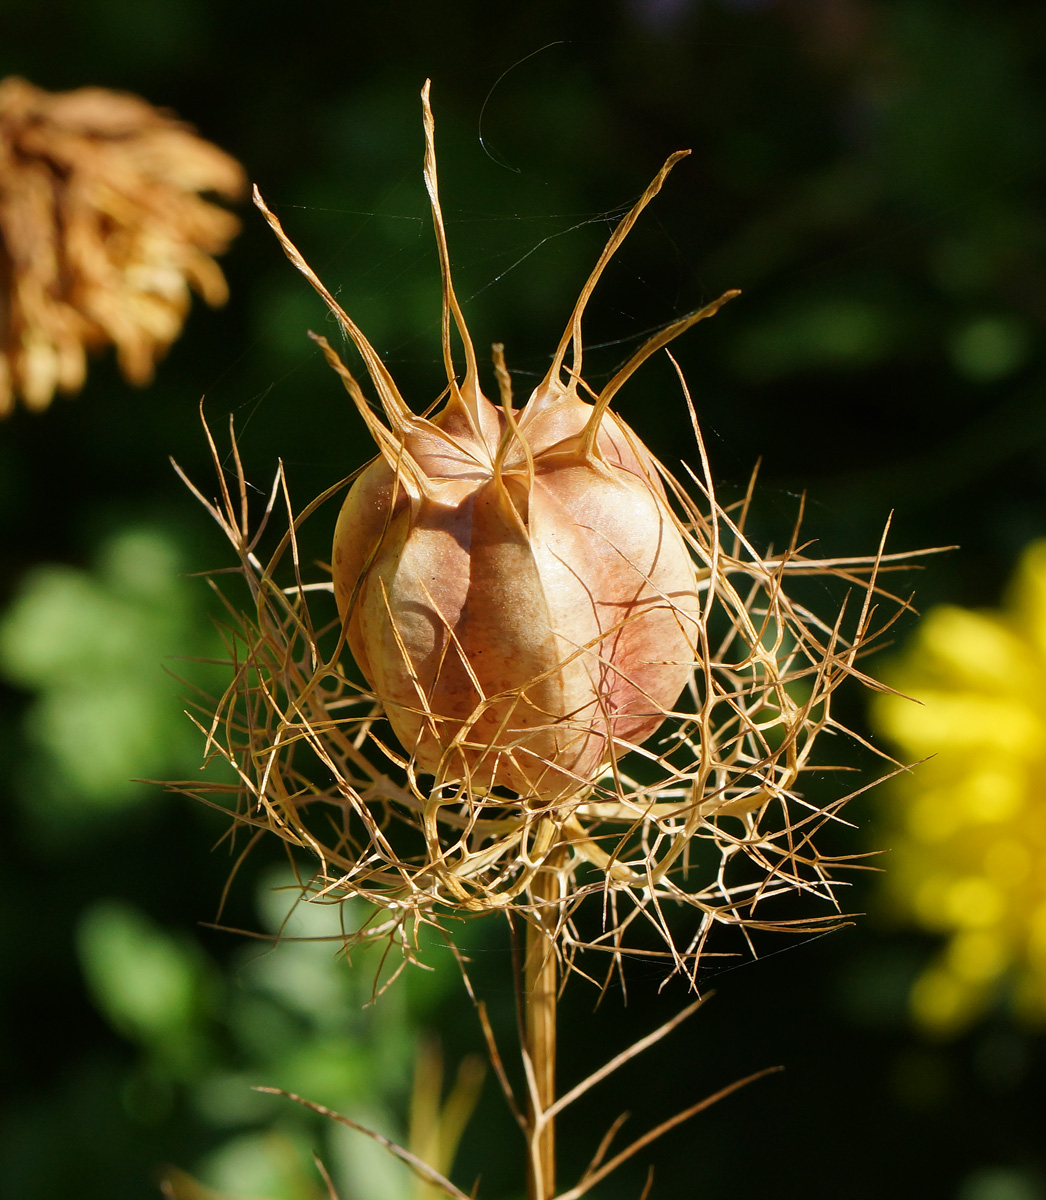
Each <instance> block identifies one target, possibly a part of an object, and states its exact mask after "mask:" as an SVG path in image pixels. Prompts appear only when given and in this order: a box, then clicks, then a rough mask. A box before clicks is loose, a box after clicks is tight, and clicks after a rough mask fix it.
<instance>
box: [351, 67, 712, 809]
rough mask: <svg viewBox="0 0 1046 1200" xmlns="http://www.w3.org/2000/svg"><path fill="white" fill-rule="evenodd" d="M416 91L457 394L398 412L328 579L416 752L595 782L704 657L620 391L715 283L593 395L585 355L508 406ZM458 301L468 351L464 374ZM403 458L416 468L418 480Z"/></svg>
mask: <svg viewBox="0 0 1046 1200" xmlns="http://www.w3.org/2000/svg"><path fill="white" fill-rule="evenodd" d="M423 100H424V103H425V114H426V183H427V184H428V186H429V194H430V197H431V199H432V205H433V220H434V225H435V228H436V238H437V243H438V246H439V250H440V262H441V272H442V278H443V289H444V290H443V295H444V324H443V328H444V339H443V344H444V355H445V359H446V362H447V371H448V376H449V378H450V383H451V389H450V396H449V398H448V401H447V403H446V405H445V406H444V408H443V409H442V410H441V411H440V412H439V413H438V414H437V415H436V416H435V417H434V418H432V419H431V420H426V419H423V418H420V417H414V418H412V419H410V420H408V421H404V422H403V425H402V428H401V431H400V434H399V436H400V437H401V442H400V443H399V449H400V452H401V458H400V459H399V461H397V460H396V459H394V458H393V457H391V456H390V455H389V454H388V453H386V452H385V446H384V443H382V442H381V440H380V437H379V444H381V445H382V449H383V453H382V456H381V457H379V458H377V459H375V460H374V462H372V463H371V464H370V466H369V467H367V469H366V470H365V471H363V473H362V474H361V475H360V476H359V478H358V479H357V480H356V482H355V484H354V485H353V487H352V488H351V490H350V491H349V494H348V496H347V497H346V499H345V503H344V505H343V508H342V511H341V514H340V516H339V518H338V525H337V529H336V532H335V538H334V551H333V560H332V562H333V577H334V589H335V596H336V599H337V603H338V607H339V611H340V613H341V616H342V620H343V622H344V625H345V632H346V637H347V640H348V643H349V646H350V648H351V650H352V653H353V655H354V656H355V658H356V661H357V663H358V665H359V667H360V669H361V671H362V672H363V674H364V676H365V677H366V679H367V680H368V682H369V684H370V686H371V688H372V689H373V691H374V692H375V694H376V695H377V697H378V698H379V699H380V700H381V702H382V704H383V705H384V708H385V712H386V714H387V716H388V719H389V721H390V723H391V725H392V727H393V729H394V730H395V732H396V734H397V736H398V737H399V739H400V741H401V742H402V743H403V745H404V747H405V748H406V749H407V751H408V753H409V754H410V755H411V757H412V759H413V762H414V765H415V768H416V769H417V770H419V771H421V772H428V773H431V774H432V775H434V776H435V777H436V779H437V782H438V783H441V784H444V783H458V784H463V785H464V786H465V787H466V788H467V789H468V792H469V794H470V795H471V796H472V797H473V799H474V800H476V801H478V802H482V800H483V797H484V795H485V794H486V793H488V792H489V791H490V789H492V788H495V787H499V788H507V789H511V791H513V792H514V793H516V794H517V795H518V796H519V798H520V801H521V802H522V804H523V805H524V806H525V807H528V808H531V809H540V808H542V807H545V806H548V805H552V804H558V803H561V802H564V801H566V800H568V799H571V798H574V797H577V796H579V795H582V794H584V793H586V792H587V791H588V790H590V789H591V787H592V786H593V785H594V784H595V783H596V782H597V781H598V779H599V778H600V776H601V775H602V774H604V773H605V772H606V771H607V769H608V768H610V767H612V765H613V763H614V762H615V761H616V759H617V758H618V757H619V756H620V755H621V754H623V753H625V752H627V751H628V750H629V749H630V748H631V747H632V746H634V745H637V744H639V743H641V742H642V741H644V740H645V739H646V738H648V737H649V736H650V735H651V734H652V733H653V732H654V731H655V730H656V729H657V728H658V726H659V725H660V724H661V722H662V721H663V720H664V718H665V716H666V715H667V713H668V712H669V711H671V709H672V708H673V706H674V705H675V704H676V702H677V699H678V697H679V694H680V692H681V691H682V689H683V687H684V686H685V685H686V682H687V680H688V679H689V678H690V676H691V674H692V672H693V669H694V667H695V664H696V661H697V643H698V623H699V619H700V605H699V599H698V595H697V579H696V573H695V569H694V564H693V562H692V560H691V557H690V552H689V549H688V545H687V535H686V533H685V531H684V529H683V528H682V526H681V525H680V523H679V521H678V520H677V518H676V517H675V515H674V513H673V512H672V509H671V507H670V505H669V503H668V500H667V499H666V496H665V492H664V489H663V487H662V485H661V482H660V477H659V468H658V464H657V462H656V460H655V459H654V458H653V456H652V455H651V454H650V453H649V451H648V450H647V449H646V448H645V447H644V446H643V444H642V442H641V441H640V440H639V438H638V437H637V436H636V435H635V433H633V431H632V430H631V429H629V427H628V426H627V425H626V424H625V423H624V422H623V421H622V420H621V419H620V418H619V417H618V416H617V415H616V414H614V413H613V412H611V411H610V410H609V407H608V405H609V402H610V399H611V397H612V396H613V394H614V393H615V392H616V390H617V388H618V387H620V386H621V384H622V383H623V382H624V380H625V379H627V378H628V376H629V375H630V374H631V373H632V371H634V370H635V369H636V367H638V366H639V364H640V363H641V362H642V361H644V360H645V358H646V357H648V356H649V354H651V353H653V352H654V350H655V349H657V348H658V347H659V346H661V345H664V344H666V342H667V341H668V340H670V338H671V337H672V336H675V334H676V333H679V332H682V330H683V329H684V328H687V327H689V325H691V324H694V323H696V321H698V320H700V319H702V318H703V317H704V316H709V315H711V313H712V312H713V311H715V309H716V307H718V305H719V304H721V303H722V302H723V300H722V299H721V300H720V301H717V302H716V303H715V304H713V305H709V306H708V308H707V309H705V310H702V311H701V312H700V313H698V314H692V315H691V316H689V317H687V318H684V319H683V320H682V321H679V322H676V323H675V324H674V325H672V326H669V327H668V329H667V330H665V331H662V333H661V334H658V335H656V337H655V338H652V339H651V340H650V341H649V342H648V343H647V344H646V345H645V346H644V347H643V348H642V349H641V350H640V351H639V352H638V354H637V355H635V356H634V357H633V360H632V361H631V362H630V364H628V365H627V366H626V368H624V369H623V371H622V372H619V375H618V376H616V377H615V379H614V380H612V381H611V383H610V384H609V385H608V387H607V388H606V389H604V393H603V395H602V396H601V397H599V398H598V402H597V404H595V405H593V404H590V403H588V402H587V401H586V400H583V399H582V398H581V397H580V396H579V395H578V386H579V383H580V381H579V379H578V377H577V376H576V374H575V375H572V376H571V377H570V379H569V381H568V382H567V383H564V382H563V380H562V375H561V373H560V371H559V370H558V369H556V368H555V367H554V369H553V370H552V371H551V372H550V373H549V375H548V376H547V377H546V378H545V379H544V380H543V381H542V383H541V384H540V385H539V386H538V388H537V389H536V390H535V391H534V393H533V395H532V396H531V398H530V400H529V401H528V403H527V404H526V405H525V406H524V408H523V409H522V410H521V411H517V410H515V409H514V408H513V407H512V394H511V383H510V380H509V378H508V372H507V369H506V368H505V365H504V353H503V350H502V348H501V347H500V346H498V347H496V348H495V352H494V359H495V367H496V372H497V375H498V380H499V391H500V397H501V407H500V409H498V408H496V407H495V406H494V405H493V404H491V403H490V402H489V401H488V400H487V399H486V397H485V396H484V395H483V393H482V392H481V390H480V388H479V384H478V379H477V377H476V367H475V357H474V353H473V351H472V342H471V339H470V338H469V335H468V331H467V329H466V328H465V323H464V318H463V316H462V314H461V310H460V308H459V306H458V304H457V300H456V298H455V296H454V292H453V288H452V286H451V283H450V269H449V253H448V250H447V244H446V237H445V233H444V230H443V224H442V217H441V215H440V212H439V204H438V198H437V193H436V176H435V157H434V151H433V131H432V117H431V109H430V108H429V106H428V89H427V85H426V90H425V92H424V93H423ZM676 157H678V156H675V157H674V158H673V159H670V160H669V162H668V163H667V164H666V166H665V167H664V168H663V169H662V172H661V173H660V174H659V176H658V178H657V179H656V180H655V181H654V183H652V184H651V185H650V187H649V188H648V189H647V190H646V192H644V195H643V197H642V199H641V200H640V202H639V203H638V204H637V205H636V206H635V207H634V208H633V210H632V212H631V213H630V214H628V216H626V218H625V219H624V220H623V221H622V222H621V224H620V225H619V227H618V230H617V231H615V234H614V236H613V237H612V238H611V240H610V242H609V243H608V245H607V248H606V250H605V251H604V253H603V255H602V257H601V259H600V262H599V264H597V267H596V269H595V270H594V271H593V273H592V275H591V276H590V278H589V280H588V283H587V284H586V287H585V291H584V292H583V294H582V298H581V300H580V301H579V302H578V304H577V305H576V306H575V309H574V314H573V316H572V318H571V324H570V326H569V327H568V335H565V340H564V342H563V343H562V344H561V346H560V349H559V351H558V352H557V358H558V359H559V360H560V362H561V360H562V355H563V353H564V352H565V349H566V346H567V345H568V344H569V341H570V339H571V338H573V339H575V341H576V345H575V362H580V315H581V312H582V310H583V308H584V302H585V300H586V299H587V296H588V294H590V293H591V290H592V288H593V287H594V285H595V282H596V280H597V279H598V277H599V273H600V271H601V270H602V269H603V266H605V263H606V261H607V260H608V259H609V256H610V254H612V253H613V251H614V250H615V249H616V248H617V246H618V245H619V244H620V241H621V239H622V238H623V237H624V235H625V234H626V233H627V232H628V230H629V229H630V228H631V225H632V223H634V220H635V218H636V217H637V216H638V214H639V212H641V211H642V208H643V207H644V206H645V204H646V203H648V202H649V200H650V198H651V197H652V196H653V195H654V194H656V191H657V190H658V188H659V187H660V185H661V182H663V179H664V176H665V175H666V174H667V172H668V170H669V169H670V168H671V166H672V164H673V162H674V161H675V160H676ZM726 298H729V294H728V296H727V297H724V298H723V299H726ZM451 318H453V321H454V323H455V325H456V327H457V329H458V332H459V334H460V335H461V338H462V342H463V343H464V345H465V352H466V359H467V368H466V374H465V378H464V380H463V382H462V387H461V388H460V389H458V388H457V386H456V384H455V381H454V379H453V374H452V372H453V366H452V363H451V358H450V325H451ZM365 361H367V365H368V368H370V367H371V360H370V359H369V358H366V359H365ZM382 369H384V368H382ZM347 386H348V383H347ZM350 390H351V388H350ZM357 390H358V389H357ZM382 428H383V427H382ZM408 463H409V464H411V466H410V470H411V471H413V470H417V471H418V472H420V474H421V475H423V476H424V478H425V481H426V482H425V486H424V488H423V489H421V491H420V493H419V491H418V490H416V489H412V488H411V486H410V484H411V482H412V481H411V480H410V478H408V477H407V476H408V475H409V471H408V469H407V467H406V464H408ZM498 802H499V803H501V802H502V801H500V800H499V801H498Z"/></svg>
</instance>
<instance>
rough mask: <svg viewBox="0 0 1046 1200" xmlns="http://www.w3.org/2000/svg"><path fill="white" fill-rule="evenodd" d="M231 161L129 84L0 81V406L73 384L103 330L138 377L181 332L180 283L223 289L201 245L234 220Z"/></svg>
mask: <svg viewBox="0 0 1046 1200" xmlns="http://www.w3.org/2000/svg"><path fill="white" fill-rule="evenodd" d="M244 183H245V180H244V174H243V170H242V168H241V167H240V165H239V163H237V162H236V160H235V159H233V158H230V157H229V155H228V154H226V153H225V152H224V151H223V150H219V149H218V147H217V146H213V145H211V143H210V142H206V141H204V140H203V139H202V138H200V137H197V136H196V134H195V133H194V132H193V130H192V129H191V128H190V127H189V126H188V125H184V124H182V123H181V122H180V121H178V120H176V119H175V118H174V117H173V116H171V115H170V114H169V113H165V112H162V111H161V110H159V109H156V108H153V106H152V105H151V104H147V103H146V102H145V101H144V100H141V99H139V98H138V97H137V96H130V95H127V94H126V93H123V92H111V91H106V90H105V89H104V88H79V89H78V90H76V91H73V92H55V93H51V92H45V91H42V90H41V89H40V88H36V87H33V85H32V84H30V83H26V81H25V80H24V79H16V78H11V79H5V80H4V81H3V82H0V417H2V416H5V415H6V414H7V413H8V412H10V411H11V409H12V408H13V407H14V404H15V401H16V399H17V398H18V397H21V399H22V401H23V403H24V404H25V405H26V407H28V408H35V409H40V408H46V407H47V405H48V404H50V402H51V399H52V397H53V396H54V393H55V391H56V390H58V391H62V392H76V391H79V389H80V388H81V387H82V386H83V382H84V377H85V374H86V363H87V360H86V352H87V351H88V350H93V349H97V348H100V347H102V346H105V345H107V344H110V343H111V344H112V345H114V346H115V347H116V354H117V360H118V362H119V364H120V370H121V371H122V372H123V375H124V378H125V379H127V380H128V382H130V383H135V384H145V383H148V382H149V381H150V379H151V378H152V373H153V367H154V365H155V363H156V362H157V360H158V359H159V358H160V357H161V356H162V355H163V353H164V351H165V350H166V349H167V347H168V346H169V345H170V344H171V342H173V341H174V339H175V338H176V337H177V336H178V334H179V333H180V332H181V328H182V322H183V321H184V320H185V315H186V312H187V311H188V308H189V293H190V289H192V290H195V291H196V292H198V293H199V294H200V295H201V296H203V298H204V299H205V300H206V301H207V303H208V304H212V305H215V304H222V303H224V301H225V299H226V296H227V294H228V292H227V288H226V285H225V278H224V276H223V275H222V272H221V270H220V269H219V267H218V265H217V263H215V261H214V258H213V257H212V256H213V255H215V254H220V253H222V251H224V250H225V248H226V247H227V246H228V244H229V242H230V241H231V239H232V238H233V236H234V235H235V234H236V232H237V230H238V229H239V224H240V223H239V221H238V220H237V218H236V217H234V216H233V215H232V213H230V212H227V211H226V210H225V209H223V208H220V207H218V205H216V204H211V203H209V202H208V201H206V200H204V199H203V198H202V197H201V195H200V194H199V193H201V192H215V193H218V194H219V195H222V196H224V197H225V198H226V199H230V200H232V199H235V198H236V197H237V196H238V195H240V194H241V193H242V191H243V189H244Z"/></svg>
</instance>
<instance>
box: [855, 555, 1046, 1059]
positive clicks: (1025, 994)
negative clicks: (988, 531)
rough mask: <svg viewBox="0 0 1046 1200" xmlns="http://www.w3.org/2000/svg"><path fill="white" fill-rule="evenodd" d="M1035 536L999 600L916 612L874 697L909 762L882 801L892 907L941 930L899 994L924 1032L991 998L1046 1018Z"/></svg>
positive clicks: (973, 1011)
mask: <svg viewBox="0 0 1046 1200" xmlns="http://www.w3.org/2000/svg"><path fill="white" fill-rule="evenodd" d="M1044 677H1046V540H1044V541H1037V542H1034V543H1032V545H1031V546H1029V547H1028V549H1027V550H1026V551H1025V553H1024V555H1023V557H1022V559H1021V561H1020V564H1019V566H1018V569H1017V572H1016V575H1015V577H1014V579H1013V581H1012V584H1011V588H1010V594H1009V596H1008V599H1007V601H1006V603H1005V604H1004V606H1003V608H1001V609H1000V610H996V611H992V612H971V611H970V610H968V609H963V608H956V607H951V606H943V607H940V608H935V609H933V610H932V611H930V612H929V613H928V614H927V616H926V618H925V619H924V621H923V622H922V625H921V626H920V629H919V631H918V633H917V634H916V636H915V638H914V639H913V641H912V643H911V644H910V645H909V647H908V649H907V650H906V652H905V654H904V655H903V657H902V658H900V659H899V660H898V661H897V662H896V663H895V664H894V670H893V672H892V674H891V675H890V676H889V680H888V681H889V682H890V683H891V684H892V685H893V686H894V687H896V688H897V689H898V690H899V691H901V692H904V693H905V694H906V695H907V696H910V697H912V698H913V699H914V700H916V701H918V702H919V703H917V704H913V703H912V701H911V700H908V699H904V698H902V697H900V696H895V695H882V696H880V697H879V698H878V700H877V702H876V705H875V712H874V717H875V720H876V724H877V725H878V727H879V729H880V730H881V731H882V732H883V733H885V734H886V735H888V736H889V737H890V738H891V739H892V740H893V741H894V742H895V743H896V744H897V745H898V747H899V748H900V756H901V757H902V759H905V760H907V761H916V760H919V759H922V758H925V757H927V756H929V755H932V756H933V757H932V758H929V760H928V761H927V762H925V763H923V764H922V765H920V766H919V767H917V768H916V769H915V770H914V771H912V772H911V773H906V774H904V775H900V776H898V777H897V778H896V780H895V781H894V784H893V786H892V787H891V788H890V789H889V790H886V789H884V795H885V796H887V797H888V800H887V802H888V803H889V805H890V806H891V810H892V813H893V816H894V820H895V825H894V831H893V838H892V842H891V853H890V855H889V860H888V862H887V864H886V873H885V875H884V881H885V887H886V890H887V893H888V895H889V897H890V899H891V901H892V904H893V907H894V911H895V912H897V913H898V914H899V915H900V916H902V917H903V918H904V919H907V920H909V921H911V922H912V923H913V924H915V925H917V926H920V927H921V928H923V929H926V930H929V931H931V932H934V933H939V934H942V935H944V937H945V938H946V939H947V941H946V944H945V945H944V947H943V949H942V950H941V952H940V954H939V955H938V956H937V958H936V959H935V960H934V961H933V962H932V963H931V964H930V965H929V966H928V967H927V968H926V969H925V970H924V971H923V973H922V975H921V976H920V977H919V979H918V980H917V981H916V983H915V986H914V988H913V991H912V996H911V1005H912V1011H913V1015H914V1017H915V1019H916V1021H917V1022H918V1023H919V1024H920V1025H921V1026H922V1027H923V1028H924V1029H925V1030H926V1031H928V1032H931V1033H935V1034H939V1035H944V1036H947V1035H950V1034H955V1033H958V1032H960V1031H962V1030H963V1029H964V1028H966V1027H967V1026H968V1025H970V1024H971V1023H972V1022H974V1021H975V1020H977V1018H978V1017H979V1016H980V1015H981V1014H982V1013H983V1012H984V1011H985V1010H986V1009H987V1008H988V1007H989V1006H990V1005H991V1004H992V1003H993V1002H994V1001H995V1000H996V999H997V998H998V997H999V996H1000V995H1001V994H1003V993H1006V994H1008V995H1009V997H1010V998H1011V1000H1012V1004H1013V1007H1014V1009H1015V1011H1016V1012H1017V1013H1018V1014H1019V1015H1020V1016H1021V1017H1022V1018H1024V1019H1025V1020H1028V1021H1030V1022H1035V1023H1043V1022H1046V690H1044V683H1043V681H1044Z"/></svg>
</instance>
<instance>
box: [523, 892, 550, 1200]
mask: <svg viewBox="0 0 1046 1200" xmlns="http://www.w3.org/2000/svg"><path fill="white" fill-rule="evenodd" d="M557 886H558V885H557V879H556V874H555V872H554V871H551V870H545V871H542V872H541V873H540V874H539V875H538V877H537V879H536V880H535V887H534V891H533V897H534V899H535V901H537V902H538V905H539V907H538V908H537V909H536V911H535V912H534V914H533V917H532V919H531V920H530V921H528V923H527V944H526V964H525V968H524V981H523V987H524V998H523V1002H524V1013H525V1023H526V1041H527V1055H528V1057H529V1059H530V1063H531V1066H532V1068H533V1086H532V1088H531V1089H530V1103H529V1105H528V1108H527V1124H528V1128H529V1134H530V1137H529V1141H530V1144H529V1146H528V1155H527V1200H552V1197H553V1196H555V1194H556V1137H555V1123H554V1121H553V1119H552V1118H551V1117H546V1116H545V1114H546V1113H547V1112H548V1110H549V1109H550V1108H551V1107H552V1105H553V1104H554V1103H555V1100H556V999H557V997H556V989H557V983H558V978H557V969H556V951H555V941H554V930H552V929H550V928H549V921H550V920H553V921H554V917H550V916H549V915H548V914H550V913H553V912H554V911H555V910H554V908H552V907H551V906H549V907H548V908H547V909H545V908H542V907H540V903H541V901H542V900H553V899H555V898H556V891H557Z"/></svg>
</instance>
